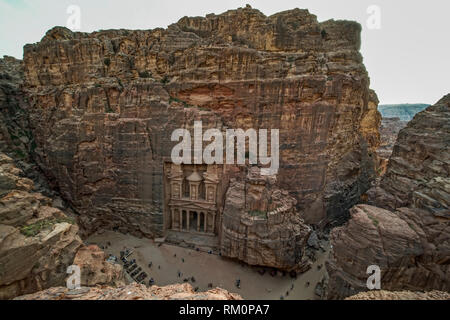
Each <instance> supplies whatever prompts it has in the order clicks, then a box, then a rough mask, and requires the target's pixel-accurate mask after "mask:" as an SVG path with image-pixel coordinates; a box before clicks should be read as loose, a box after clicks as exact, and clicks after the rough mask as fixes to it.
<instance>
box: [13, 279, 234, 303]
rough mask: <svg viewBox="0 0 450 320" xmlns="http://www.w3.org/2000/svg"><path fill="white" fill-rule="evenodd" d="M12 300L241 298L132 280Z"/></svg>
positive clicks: (60, 289)
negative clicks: (148, 284)
mask: <svg viewBox="0 0 450 320" xmlns="http://www.w3.org/2000/svg"><path fill="white" fill-rule="evenodd" d="M15 300H242V298H241V297H240V296H239V295H238V294H235V293H230V292H228V291H227V290H224V289H221V288H216V289H211V290H209V291H206V292H195V291H194V289H193V288H192V286H191V285H190V284H188V283H184V284H175V285H169V286H166V287H157V286H152V287H150V288H147V287H146V286H145V285H143V284H137V283H133V284H130V285H128V286H121V287H118V288H112V287H106V286H103V287H102V286H98V287H94V288H86V287H83V288H81V289H78V290H72V291H70V290H68V289H67V288H63V287H58V288H51V289H48V290H45V291H41V292H37V293H34V294H30V295H25V296H21V297H18V298H16V299H15Z"/></svg>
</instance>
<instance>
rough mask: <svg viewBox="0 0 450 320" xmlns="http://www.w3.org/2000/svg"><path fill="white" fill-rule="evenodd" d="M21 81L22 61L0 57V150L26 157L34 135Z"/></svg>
mask: <svg viewBox="0 0 450 320" xmlns="http://www.w3.org/2000/svg"><path fill="white" fill-rule="evenodd" d="M22 84H23V63H22V61H21V60H17V59H15V58H13V57H7V56H5V57H4V58H3V59H0V142H1V143H0V152H6V153H9V154H10V155H11V156H14V158H16V159H18V160H27V159H29V151H30V150H29V148H30V146H31V140H32V137H31V132H30V130H29V126H28V116H27V103H26V101H25V95H24V93H23V92H22V90H21V86H22Z"/></svg>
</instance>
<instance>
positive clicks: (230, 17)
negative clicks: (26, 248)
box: [24, 8, 379, 237]
mask: <svg viewBox="0 0 450 320" xmlns="http://www.w3.org/2000/svg"><path fill="white" fill-rule="evenodd" d="M360 32H361V27H360V25H359V24H357V23H354V22H348V21H333V20H330V21H326V22H323V23H319V22H318V21H317V19H316V17H315V16H314V15H312V14H310V13H309V12H308V11H307V10H299V9H295V10H290V11H285V12H281V13H278V14H275V15H273V16H270V17H267V16H265V15H263V14H262V13H261V12H259V11H258V10H254V9H251V8H243V9H237V10H231V11H228V12H225V13H223V14H221V15H208V16H206V17H205V18H188V17H185V18H182V19H181V20H180V21H179V22H177V23H175V24H173V25H171V26H169V27H168V28H167V29H154V30H146V31H129V30H106V31H100V32H94V33H91V34H87V33H72V32H71V31H69V30H67V29H65V28H54V29H52V30H50V31H49V32H47V34H46V35H45V37H44V38H43V39H42V41H41V42H39V43H37V44H30V45H27V46H26V47H25V49H24V70H25V87H26V89H27V96H28V98H29V100H30V104H31V108H30V113H31V114H30V122H31V127H32V131H33V134H34V136H35V138H36V143H37V148H36V154H37V161H38V163H39V165H40V166H41V168H42V169H43V170H44V172H45V173H46V175H47V176H48V177H49V178H50V179H51V181H52V182H53V183H54V185H55V186H57V188H58V189H59V190H60V191H61V194H62V195H63V197H64V198H65V199H66V200H68V201H69V202H70V203H71V204H72V205H73V206H74V207H75V208H76V209H77V211H78V212H79V213H80V214H81V219H80V222H81V224H82V226H83V227H84V228H85V229H87V230H88V231H89V232H93V231H95V230H97V229H99V228H110V229H119V230H121V231H129V232H132V233H134V234H136V235H145V236H148V237H154V236H160V235H162V234H163V232H164V220H163V216H162V215H163V203H164V201H163V200H164V199H163V188H162V181H163V176H162V175H163V159H164V158H165V157H169V156H170V152H171V149H172V146H174V143H172V142H171V141H170V135H171V133H172V131H173V130H174V129H175V128H180V127H186V128H192V125H193V121H194V120H203V122H204V127H208V128H209V127H218V128H226V127H228V128H236V129H237V128H242V129H248V128H255V129H258V128H267V129H272V128H274V129H280V148H281V150H280V153H281V154H280V161H281V168H280V171H279V175H278V179H277V181H278V182H277V184H278V185H279V187H280V188H282V189H285V190H287V191H288V192H289V193H290V194H291V195H292V196H294V197H295V198H296V200H297V205H296V207H297V210H298V212H299V213H300V214H301V215H302V217H303V218H304V219H305V221H306V222H308V223H318V222H320V221H322V220H324V219H325V218H327V217H336V216H340V215H341V214H342V213H343V212H345V210H346V209H347V208H349V207H350V206H351V205H352V204H354V203H355V202H356V201H357V200H358V199H359V196H360V195H361V193H363V192H365V191H366V190H367V188H368V187H369V181H370V180H371V179H372V177H373V176H374V172H373V168H374V160H373V158H374V157H375V155H374V154H373V152H374V151H375V149H376V147H377V145H378V143H379V138H378V136H377V128H378V122H379V114H378V113H377V111H376V104H377V100H376V97H375V95H374V93H373V92H371V91H370V90H369V78H368V75H367V72H366V70H365V67H364V65H363V63H362V57H361V54H360V53H359V47H360Z"/></svg>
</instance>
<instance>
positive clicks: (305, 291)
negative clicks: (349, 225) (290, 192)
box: [86, 231, 329, 300]
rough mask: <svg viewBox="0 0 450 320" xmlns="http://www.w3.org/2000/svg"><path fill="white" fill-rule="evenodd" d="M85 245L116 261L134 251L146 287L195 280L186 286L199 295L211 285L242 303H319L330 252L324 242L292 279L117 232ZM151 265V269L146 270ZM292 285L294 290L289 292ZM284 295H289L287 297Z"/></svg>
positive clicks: (88, 241) (280, 274)
mask: <svg viewBox="0 0 450 320" xmlns="http://www.w3.org/2000/svg"><path fill="white" fill-rule="evenodd" d="M86 243H88V244H97V245H99V246H102V247H104V248H105V250H104V251H105V252H106V254H107V255H109V254H113V255H115V256H117V257H118V256H120V251H121V250H124V249H125V248H127V249H133V250H134V252H133V254H132V255H131V256H130V259H132V258H134V259H136V263H137V264H138V265H139V266H140V267H142V269H143V271H145V272H147V274H148V275H149V277H148V278H147V279H146V284H148V280H149V279H150V278H153V279H154V280H155V285H158V286H165V285H170V284H173V283H181V282H183V279H185V278H189V279H190V278H192V277H194V278H195V283H192V281H189V283H191V284H192V286H193V287H194V288H195V287H198V288H199V290H200V291H205V290H209V289H210V288H208V284H209V283H212V284H213V287H220V288H223V289H226V290H229V291H230V292H236V293H238V294H239V295H241V296H242V297H243V298H244V299H250V300H251V299H261V300H278V299H280V298H281V297H283V299H285V300H314V299H318V297H317V296H316V295H315V293H314V291H315V287H316V285H317V283H319V282H320V281H321V280H322V278H323V277H324V275H325V267H324V262H325V260H326V257H327V256H328V252H329V245H328V243H325V242H324V243H323V244H324V245H325V246H324V248H325V249H326V250H325V251H324V252H323V251H320V250H319V251H318V252H317V255H316V256H317V259H316V261H315V262H314V264H313V265H312V268H311V269H310V270H309V271H307V272H305V273H303V274H301V275H298V276H297V278H296V279H294V278H291V277H290V276H289V274H287V273H286V275H284V276H283V275H282V273H281V272H278V273H277V275H276V276H274V277H272V276H271V275H270V269H268V268H266V273H265V274H264V275H261V274H260V273H259V272H258V271H259V270H261V269H262V268H258V267H251V266H248V265H244V264H241V263H239V262H237V261H235V260H230V259H227V258H223V257H221V256H218V255H216V254H208V253H207V252H203V251H196V250H192V249H186V248H181V247H177V246H173V245H169V244H166V243H164V244H162V245H161V246H158V244H157V243H155V242H154V241H152V240H150V239H145V238H142V239H139V238H136V237H133V236H130V235H125V234H122V233H118V232H112V231H105V232H104V233H102V234H95V235H92V236H91V237H89V238H88V239H87V240H86ZM108 243H109V245H108ZM183 260H184V262H183ZM150 262H152V267H151V268H149V267H148V264H149V263H150ZM158 266H160V268H158ZM178 272H181V273H182V275H181V277H178ZM237 279H240V280H241V288H240V289H238V288H237V287H236V280H237ZM308 282H309V286H308V285H307V283H308ZM292 285H294V287H293V289H292V290H291V288H292ZM287 292H289V295H286V293H287Z"/></svg>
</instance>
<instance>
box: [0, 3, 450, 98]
mask: <svg viewBox="0 0 450 320" xmlns="http://www.w3.org/2000/svg"><path fill="white" fill-rule="evenodd" d="M246 3H249V4H250V5H251V6H252V7H253V8H256V9H259V10H260V11H262V12H263V13H264V14H266V15H271V14H273V13H276V12H279V11H284V10H289V9H293V8H296V7H298V8H307V9H309V11H310V12H311V13H313V14H315V15H317V17H318V19H319V21H324V20H328V19H332V18H333V19H347V20H356V21H358V22H360V23H361V24H362V26H363V33H362V48H361V51H362V54H363V56H364V63H365V65H366V67H367V69H368V71H369V75H370V77H371V87H372V88H373V89H375V91H376V92H377V94H378V97H379V99H380V103H382V104H383V103H384V104H386V103H406V102H409V103H429V104H433V103H435V102H436V101H437V100H439V99H440V98H441V97H442V96H444V95H445V94H447V93H449V92H450V90H449V89H450V87H449V79H448V77H449V76H450V1H449V0H427V1H424V0H254V1H252V0H242V1H240V0H220V1H215V0H189V1H181V0H126V1H124V0H0V56H3V55H12V56H15V57H17V58H22V55H23V50H22V48H23V45H25V44H26V43H33V42H37V41H39V40H40V39H41V38H42V37H43V35H44V34H45V32H46V31H47V30H48V29H50V28H52V27H53V26H55V25H62V26H65V25H66V22H67V19H68V17H69V15H68V14H67V13H66V10H67V8H68V6H69V5H72V4H73V5H78V6H79V7H80V8H81V31H86V32H91V31H95V30H99V29H117V28H127V29H153V28H156V27H166V26H167V25H169V24H171V23H174V22H176V21H178V20H179V19H180V18H181V17H183V16H205V15H206V14H208V13H216V14H220V13H222V12H224V11H226V10H228V9H235V8H238V7H243V6H245V4H246ZM370 5H377V6H379V8H380V10H381V15H380V18H381V29H379V30H373V29H369V28H368V27H367V20H368V18H369V14H368V13H367V8H368V7H369V6H370Z"/></svg>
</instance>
